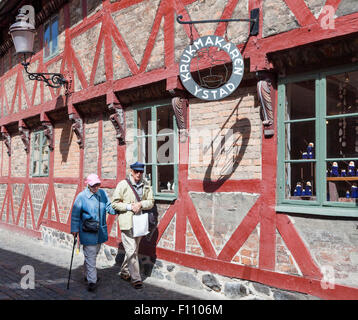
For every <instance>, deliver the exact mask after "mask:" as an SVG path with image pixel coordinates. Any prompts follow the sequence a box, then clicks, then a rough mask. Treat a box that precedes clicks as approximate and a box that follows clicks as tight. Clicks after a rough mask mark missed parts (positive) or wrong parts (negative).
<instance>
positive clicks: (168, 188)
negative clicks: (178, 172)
mask: <svg viewBox="0 0 358 320" xmlns="http://www.w3.org/2000/svg"><path fill="white" fill-rule="evenodd" d="M174 188H175V185H174V166H173V165H167V166H165V165H164V166H161V165H158V166H157V192H161V193H174Z"/></svg>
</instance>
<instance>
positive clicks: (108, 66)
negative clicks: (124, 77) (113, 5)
mask: <svg viewBox="0 0 358 320" xmlns="http://www.w3.org/2000/svg"><path fill="white" fill-rule="evenodd" d="M111 20H112V17H111V15H110V12H109V10H106V12H105V15H104V17H103V25H104V27H105V29H104V30H105V37H104V66H105V70H106V71H105V72H106V80H107V81H112V80H113V55H112V38H111V25H110V21H111Z"/></svg>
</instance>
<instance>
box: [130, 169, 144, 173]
mask: <svg viewBox="0 0 358 320" xmlns="http://www.w3.org/2000/svg"><path fill="white" fill-rule="evenodd" d="M132 170H133V172H134V173H135V174H137V173H143V171H141V170H134V169H132Z"/></svg>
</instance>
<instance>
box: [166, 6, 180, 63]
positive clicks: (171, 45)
mask: <svg viewBox="0 0 358 320" xmlns="http://www.w3.org/2000/svg"><path fill="white" fill-rule="evenodd" d="M167 3H168V6H169V8H168V9H167V10H166V14H165V18H164V19H165V20H164V52H165V55H164V64H165V66H170V65H173V64H175V39H174V35H175V26H174V24H175V23H177V22H176V20H175V14H174V11H173V7H174V0H171V1H169V2H167Z"/></svg>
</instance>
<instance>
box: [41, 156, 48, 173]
mask: <svg viewBox="0 0 358 320" xmlns="http://www.w3.org/2000/svg"><path fill="white" fill-rule="evenodd" d="M41 175H48V161H47V160H46V161H42V163H41Z"/></svg>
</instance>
